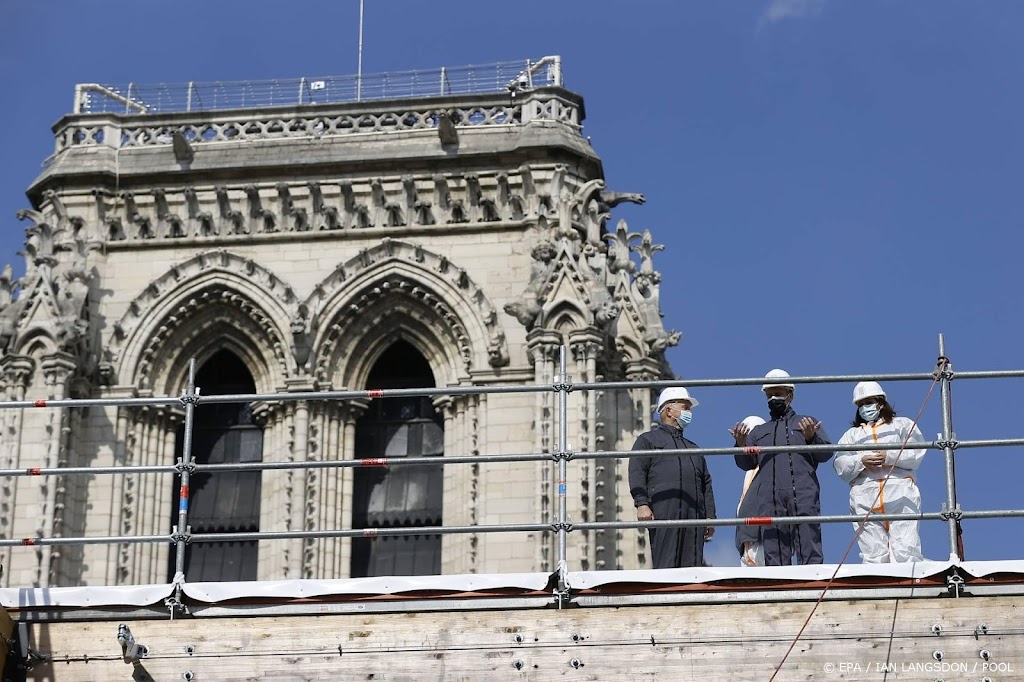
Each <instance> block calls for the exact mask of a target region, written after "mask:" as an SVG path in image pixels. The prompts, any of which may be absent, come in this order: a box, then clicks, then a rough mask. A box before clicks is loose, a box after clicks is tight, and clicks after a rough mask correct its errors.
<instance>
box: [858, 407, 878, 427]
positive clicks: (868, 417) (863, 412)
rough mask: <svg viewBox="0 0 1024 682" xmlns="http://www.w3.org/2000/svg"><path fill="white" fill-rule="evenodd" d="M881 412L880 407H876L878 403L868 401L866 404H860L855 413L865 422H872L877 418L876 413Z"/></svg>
mask: <svg viewBox="0 0 1024 682" xmlns="http://www.w3.org/2000/svg"><path fill="white" fill-rule="evenodd" d="M880 412H881V408H879V407H878V403H868V404H867V405H861V406H860V407H858V408H857V414H859V415H860V416H861V418H862V419H863V420H864V421H866V422H869V423H870V422H873V421H875V420H876V419H878V415H879V413H880Z"/></svg>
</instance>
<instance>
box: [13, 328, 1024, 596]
mask: <svg viewBox="0 0 1024 682" xmlns="http://www.w3.org/2000/svg"><path fill="white" fill-rule="evenodd" d="M939 347H940V351H939V353H940V362H939V365H938V367H937V368H936V370H935V372H932V373H925V372H920V373H896V374H877V375H864V374H857V375H821V376H804V377H792V378H790V379H788V380H787V381H788V382H790V383H794V384H817V383H851V382H859V381H867V380H874V381H929V382H935V383H937V384H938V385H939V386H940V391H941V396H942V434H941V435H940V439H939V440H935V441H926V442H915V443H914V447H915V448H926V449H933V450H941V451H943V453H944V455H945V458H944V465H945V481H946V489H945V496H944V502H943V507H942V511H940V512H927V513H926V512H921V513H917V514H906V513H903V514H892V513H889V514H875V513H872V514H871V519H872V520H876V521H887V520H926V521H931V520H940V521H943V522H944V523H945V524H946V526H947V529H948V539H949V549H950V556H951V557H957V558H960V557H959V550H958V526H957V524H958V523H959V521H960V520H961V519H983V518H1021V517H1024V510H1020V509H1005V510H1003V509H995V510H972V511H968V510H962V509H961V508H960V507H959V505H958V504H957V501H956V495H955V488H954V486H955V480H954V466H953V464H954V462H953V454H954V450H955V449H957V448H981V447H1006V446H1020V445H1024V438H1005V439H985V440H968V441H957V440H956V439H955V436H954V434H953V431H952V401H951V400H950V386H951V383H952V381H953V379H954V376H955V377H956V378H957V379H991V378H1021V377H1024V370H1009V371H1007V370H998V371H973V372H959V373H956V374H955V375H954V372H953V370H952V367H951V365H950V364H949V362H948V360H947V359H946V358H945V352H944V342H943V339H942V337H941V336H940V339H939ZM566 358H567V349H566V347H565V346H562V347H561V349H560V362H559V373H558V375H556V376H555V377H553V379H552V382H551V383H549V384H537V385H506V386H479V387H477V386H474V387H444V388H418V389H417V388H413V389H370V390H359V391H314V392H292V393H272V394H230V395H227V394H225V395H203V394H201V393H200V391H199V388H198V387H197V386H196V382H195V371H196V368H195V360H192V361H191V363H190V367H189V375H188V377H189V378H188V385H187V387H186V389H185V391H184V392H183V394H182V395H181V396H180V397H171V396H166V397H151V398H119V399H68V400H28V401H8V402H0V409H32V408H84V407H98V406H128V407H133V406H160V405H180V406H183V408H184V413H185V419H184V430H183V448H182V459H181V460H179V461H178V462H177V464H175V465H171V464H167V465H142V466H108V467H54V468H31V469H0V477H6V478H14V477H25V476H29V477H32V476H43V477H45V476H76V475H88V476H94V475H114V474H125V473H130V472H136V473H175V474H176V475H177V476H178V477H179V479H180V498H179V501H178V507H177V509H178V514H177V525H176V526H175V528H174V529H173V531H172V533H171V534H169V535H117V536H88V537H38V536H37V537H30V538H10V539H0V547H14V546H21V545H28V546H44V545H50V546H59V545H87V544H142V543H172V544H173V545H174V547H175V572H176V574H177V575H178V576H179V577H180V580H178V579H176V583H178V588H177V589H178V595H177V597H176V599H175V600H172V608H173V604H180V599H178V598H180V591H181V582H182V581H184V579H185V578H187V576H185V575H184V573H185V569H186V567H185V547H186V545H187V544H188V543H192V542H199V543H202V542H224V541H245V540H284V539H316V538H343V537H349V538H352V537H385V536H410V535H447V534H468V533H507V532H552V533H556V534H557V538H558V543H557V558H558V571H557V572H558V575H559V586H558V594H559V595H561V596H560V597H559V598H560V599H561V598H562V596H564V597H566V598H568V594H569V591H570V588H569V585H568V583H567V581H566V577H567V575H568V565H567V561H568V551H567V537H568V534H569V533H570V532H580V531H589V530H600V529H629V528H659V527H698V526H700V527H703V526H716V527H717V526H740V525H760V526H763V525H793V524H801V523H813V524H818V523H848V522H860V521H862V520H863V516H862V515H851V514H843V515H818V516H792V517H788V516H787V517H770V518H764V517H762V518H756V519H748V518H717V519H683V520H655V521H603V522H587V523H572V522H570V520H569V516H568V504H567V500H568V497H567V487H568V485H569V482H568V480H567V478H568V470H567V467H568V463H569V461H570V460H573V459H588V460H590V459H593V460H598V459H608V458H631V457H651V456H659V457H660V456H674V455H677V454H680V453H684V452H685V453H686V454H689V455H695V454H702V455H736V454H743V453H747V454H749V450H748V449H747V448H742V447H724V448H696V449H687V450H668V449H665V450H622V451H615V450H608V451H590V452H573V451H572V450H571V446H570V445H569V443H568V420H569V410H568V397H569V393H571V392H573V391H581V390H614V389H638V388H641V389H642V388H648V389H658V388H667V387H669V386H678V385H679V383H680V382H679V381H678V380H665V381H636V382H600V383H579V384H573V383H571V381H570V378H569V375H568V370H567V359H566ZM763 382H764V378H763V377H745V378H734V379H703V380H701V379H695V380H687V381H686V385H687V386H688V387H697V386H749V385H757V384H761V383H763ZM544 392H547V393H550V392H556V393H557V394H558V405H557V410H556V415H555V416H556V418H557V423H558V425H559V429H558V436H557V450H556V451H555V452H550V453H522V454H504V455H486V454H481V455H472V456H460V455H449V454H445V456H443V457H400V458H386V457H366V458H361V459H348V460H345V459H341V460H319V461H309V460H306V461H279V462H274V461H271V462H262V461H261V462H244V463H243V462H235V463H225V464H198V463H196V460H195V457H194V456H193V454H192V435H193V425H194V419H195V410H196V409H197V408H199V407H201V406H202V405H204V404H220V403H252V402H259V401H277V402H292V401H299V400H305V401H309V400H324V401H346V400H366V399H374V400H378V399H383V398H397V397H414V396H467V395H486V394H503V393H506V394H507V393H544ZM877 447H878V446H877V444H875V443H867V444H862V445H856V444H850V445H843V450H844V451H862V450H863V451H870V450H875V449H877ZM792 449H793V448H792V446H772V447H760V448H759V449H758V452H760V453H762V454H771V453H777V452H790V451H792ZM836 449H837V446H836V445H833V444H829V445H805V446H800V451H801V452H832V451H834V450H836ZM531 461H532V462H538V461H550V462H552V463H553V466H554V467H555V469H556V473H557V480H558V482H559V483H558V506H557V510H556V514H555V516H556V518H554V519H551V520H544V519H541V520H540V521H538V522H536V523H517V524H490V525H467V526H443V525H442V526H408V527H393V528H383V527H381V528H352V529H348V528H344V529H322V530H302V531H258V532H240V533H193V532H191V530H190V529H189V525H188V524H189V482H190V477H191V476H192V475H193V474H196V473H204V472H205V473H222V472H229V471H254V470H255V471H269V470H282V469H328V468H355V467H381V466H388V467H391V466H415V465H423V464H434V465H439V466H457V465H461V464H478V465H486V464H489V463H499V462H502V463H504V462H531ZM160 513H164V512H163V511H161V512H160ZM182 529H183V530H182ZM559 603H561V601H560V602H559Z"/></svg>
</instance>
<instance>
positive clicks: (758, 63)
mask: <svg viewBox="0 0 1024 682" xmlns="http://www.w3.org/2000/svg"><path fill="white" fill-rule="evenodd" d="M366 5H367V6H366V27H365V49H364V71H365V72H367V73H372V72H380V71H387V70H406V69H413V68H431V67H439V66H443V65H447V66H458V65H465V64H483V63H490V62H495V61H503V60H510V59H525V58H537V57H540V56H542V55H547V54H559V55H561V56H562V58H563V67H564V72H565V83H566V86H567V87H569V88H570V89H573V90H575V91H577V92H579V93H581V94H582V95H583V96H584V97H585V98H586V107H587V114H588V117H587V119H586V121H585V129H584V132H585V134H586V135H588V136H590V137H591V138H592V141H593V144H594V147H595V148H596V150H597V151H598V153H600V155H601V156H602V158H603V160H604V165H605V172H606V176H607V179H608V184H609V186H610V188H611V189H613V190H618V191H638V192H643V193H645V194H646V196H647V203H646V204H645V205H644V206H639V207H635V206H625V207H620V208H619V209H617V215H616V216H615V217H616V218H620V217H622V218H626V219H627V220H628V221H629V223H630V227H631V229H632V230H634V231H637V230H642V229H644V228H648V229H650V230H651V231H652V232H653V233H654V234H655V237H656V240H657V241H659V242H661V243H664V244H665V245H666V246H667V248H666V250H665V251H664V252H662V253H661V254H659V257H658V258H657V260H656V261H655V264H656V265H657V266H658V267H659V268H660V270H661V272H662V274H663V280H662V305H663V310H664V313H665V322H666V326H667V327H670V328H673V329H678V330H680V331H682V332H683V339H682V342H681V343H680V345H679V347H678V348H676V349H673V350H672V351H671V352H670V353H669V358H670V360H671V361H672V363H673V366H674V368H675V370H676V372H677V373H679V374H681V375H683V376H687V377H713V376H754V375H762V374H764V372H766V371H767V370H769V369H771V368H773V367H783V368H785V369H787V370H789V371H790V372H791V373H793V374H804V375H809V374H849V373H870V372H878V373H883V372H901V371H929V370H931V369H932V368H933V366H934V362H935V356H936V355H937V343H936V341H937V334H938V333H939V332H944V333H945V334H946V340H947V354H948V355H949V356H950V357H951V358H952V360H953V363H954V368H955V369H960V370H968V369H1016V368H1021V367H1024V361H1022V357H1021V356H1022V352H1021V346H1020V341H1019V338H1020V336H1021V331H1022V328H1024V321H1022V315H1021V312H1022V310H1021V308H1022V304H1021V300H1022V298H1021V295H1020V288H1021V279H1022V277H1021V274H1020V268H1019V265H1018V261H1019V258H1020V255H1019V252H1020V250H1021V246H1022V242H1024V238H1022V236H1021V234H1022V233H1021V227H1022V201H1024V192H1022V191H1021V190H1020V188H1019V185H1020V182H1021V178H1022V177H1024V173H1022V172H1021V171H1022V164H1024V161H1022V159H1024V138H1022V136H1021V132H1020V121H1021V120H1024V117H1022V109H1024V95H1022V94H1021V93H1022V89H1021V81H1022V78H1021V76H1022V67H1021V65H1022V64H1024V42H1022V41H1021V40H1020V39H1019V27H1020V26H1021V25H1022V20H1024V4H1020V3H1017V2H1012V1H1010V0H1003V1H995V0H994V1H991V2H987V3H962V2H952V1H950V0H930V1H929V2H883V1H876V0H858V2H839V1H837V0H766V1H765V2H754V1H753V0H747V1H744V2H728V3H726V2H702V3H698V2H658V3H656V2H633V3H612V2H605V3H598V2H588V3H582V2H579V3H570V2H550V0H519V1H518V2H516V3H471V4H462V5H451V4H448V5H444V4H438V3H412V2H408V3H402V4H401V11H396V10H395V9H394V8H395V6H396V5H395V3H390V2H388V3H384V2H379V1H378V0H367V3H366ZM159 7H161V8H162V9H161V10H159V11H158V9H157V8H158V5H157V4H156V3H147V2H138V0H124V1H112V0H90V1H88V2H87V1H85V0H64V1H63V2H30V1H28V0H0V82H2V83H3V85H4V92H5V97H4V104H3V106H2V107H0V136H2V137H0V141H2V149H3V163H2V164H0V262H11V263H14V264H15V270H16V272H17V273H20V272H21V271H22V270H23V267H22V265H21V259H20V257H19V256H17V255H16V251H17V250H18V249H19V248H20V246H21V241H22V238H23V227H24V225H23V224H20V223H19V222H18V221H17V220H16V218H15V215H14V214H15V212H16V211H17V210H18V209H20V208H24V207H26V206H27V200H26V199H25V197H24V190H25V188H26V187H27V186H28V185H29V183H30V182H31V181H32V179H33V178H34V177H35V176H36V175H37V173H38V172H39V169H40V163H41V162H42V161H43V159H45V158H46V157H47V156H48V155H49V154H50V153H51V152H52V151H53V138H52V134H51V132H50V126H51V125H52V124H53V123H54V122H55V121H56V120H57V119H58V118H60V117H61V116H62V115H63V114H65V113H67V112H69V111H70V109H71V104H72V95H73V90H74V84H75V83H77V82H87V81H88V82H129V81H134V82H144V83H155V82H187V81H192V80H195V81H211V80H240V79H269V78H276V77H298V76H304V75H308V76H312V75H331V74H334V75H343V74H348V73H354V72H355V66H356V37H357V26H356V24H357V19H358V2H357V1H356V0H332V1H330V2H302V3H300V2H296V3H292V4H290V5H288V10H287V11H284V10H282V9H280V8H281V7H282V6H281V5H273V4H271V3H266V4H261V3H255V4H254V3H252V2H251V1H248V2H236V1H234V0H221V1H219V2H195V1H192V0H178V1H177V2H175V3H173V5H169V6H163V5H161V6H159ZM168 8H170V9H168ZM0 264H2V263H0ZM887 388H888V389H889V392H890V396H891V397H892V398H893V402H895V404H896V406H897V408H898V410H899V411H900V412H901V413H902V414H906V415H908V416H913V415H914V414H915V413H916V412H917V410H918V408H919V407H920V405H921V403H922V400H923V399H924V395H925V392H926V390H927V386H926V385H924V384H892V385H888V386H887ZM1021 389H1022V382H1021V381H1020V380H999V381H986V382H978V381H963V382H955V383H954V392H953V395H954V407H955V410H956V421H955V426H956V431H957V435H958V437H959V438H961V439H975V438H990V437H1015V436H1021V435H1024V433H1022V432H1024V428H1022V427H1021V421H1022V420H1021V415H1020V406H1021V404H1022V401H1021V400H1020V391H1021ZM851 390H852V386H848V385H842V386H808V387H803V388H799V389H798V391H797V396H796V402H795V405H794V406H795V407H796V408H797V409H798V411H801V412H804V413H808V414H812V415H815V416H816V417H818V418H820V419H822V420H823V421H824V424H825V427H826V429H827V431H828V433H829V435H831V436H832V439H833V440H838V439H839V436H840V435H842V433H843V431H844V430H845V428H846V423H847V422H848V421H849V419H850V418H851V417H852V411H853V408H852V406H851V405H850V394H851ZM695 393H696V394H697V395H698V397H699V398H700V400H701V406H700V407H699V408H698V409H697V411H696V413H695V419H694V423H693V424H692V426H691V427H690V428H689V430H688V435H690V437H692V438H693V439H694V440H696V441H697V442H698V443H700V444H702V445H705V446H720V445H725V444H727V443H728V434H727V433H726V430H725V429H726V426H727V425H731V424H732V423H734V422H735V421H737V420H738V419H740V418H742V417H744V416H746V415H747V414H752V413H761V414H763V413H764V412H765V411H766V409H765V405H764V403H763V398H762V396H761V394H760V392H759V391H758V390H757V389H756V388H732V389H713V390H707V389H703V390H700V391H695ZM939 428H940V413H939V400H938V394H937V392H936V394H935V395H934V396H933V398H932V400H931V401H930V403H929V404H928V406H927V407H926V410H925V416H924V418H923V419H922V430H923V431H924V432H925V434H926V436H927V437H928V438H933V437H934V436H935V434H936V432H937V431H938V430H939ZM1020 456H1021V452H1020V449H1019V448H1005V449H998V450H993V449H989V450H964V451H962V452H961V453H960V454H959V455H958V481H959V484H958V494H959V499H960V503H961V505H962V506H963V507H964V508H967V509H979V508H982V509H994V508H1008V507H1013V506H1014V505H1015V504H1016V505H1018V506H1019V504H1020V503H1019V500H1020V494H1019V491H1020V487H1021V480H1020V479H1021V476H1022V474H1024V465H1022V462H1021V459H1020ZM711 467H712V472H713V475H714V478H715V487H716V492H717V496H718V498H719V507H720V509H721V510H722V512H723V514H724V513H726V512H728V511H730V508H734V506H733V505H734V503H735V500H736V497H737V494H738V487H739V482H740V472H739V470H738V469H736V468H735V466H734V465H733V464H732V462H731V458H728V459H723V458H716V459H714V460H712V462H711ZM820 476H821V478H822V481H823V485H822V506H823V511H824V512H825V513H845V512H846V510H847V489H846V486H845V484H842V483H841V482H840V481H839V480H838V478H836V477H835V476H834V474H833V473H832V471H831V468H830V467H826V468H823V469H822V470H820ZM942 481H943V470H942V455H941V453H938V452H931V453H929V455H928V456H927V458H926V460H925V463H924V465H923V468H922V472H921V475H920V480H919V482H920V486H921V489H922V494H923V497H924V501H925V502H924V503H925V508H926V510H928V511H936V510H938V509H939V505H940V504H941V501H942V498H943V482H942ZM1022 523H1024V521H1019V520H1014V521H973V522H967V523H965V543H966V549H967V558H968V559H997V558H1018V557H1019V555H1020V550H1018V549H1015V545H1014V544H1012V543H1010V542H1006V541H1005V540H1006V539H1008V537H1012V536H1011V535H1010V534H1011V533H1013V534H1019V533H1020V531H1021V524H1022ZM723 536H726V537H723ZM851 536H852V531H851V530H850V529H849V528H848V527H847V526H845V525H844V526H842V527H840V526H829V527H826V529H825V549H826V560H828V561H835V560H837V559H838V558H839V556H841V554H842V552H843V551H844V550H845V548H846V546H847V543H848V542H849V540H850V538H851ZM923 537H924V549H925V554H926V555H927V556H928V557H929V558H934V559H944V558H945V557H946V556H947V555H948V549H947V547H946V545H945V530H944V528H943V527H941V526H940V525H938V524H926V525H925V528H924V531H923ZM711 553H712V556H714V557H715V558H716V560H719V561H722V562H726V561H728V562H732V561H733V560H734V559H733V557H732V550H731V533H729V532H728V531H725V532H720V534H719V538H718V539H716V540H715V542H714V543H713V544H712V549H711ZM853 558H854V559H855V560H856V551H855V552H854V554H853Z"/></svg>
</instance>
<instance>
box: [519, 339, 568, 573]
mask: <svg viewBox="0 0 1024 682" xmlns="http://www.w3.org/2000/svg"><path fill="white" fill-rule="evenodd" d="M526 341H527V353H528V355H529V358H530V360H531V361H532V362H533V380H534V383H535V384H538V385H541V384H550V383H551V381H552V377H554V375H555V373H556V372H557V371H558V357H559V354H558V349H559V346H560V345H561V343H562V337H561V336H560V335H558V334H556V333H554V332H549V331H546V330H543V329H534V330H532V331H530V332H529V333H528V334H527V335H526ZM555 405H556V401H555V395H554V393H553V392H552V391H540V392H539V393H537V403H536V408H535V412H534V417H533V423H534V424H535V425H536V426H535V428H536V430H537V434H536V438H535V440H534V444H535V451H536V452H538V453H545V452H553V451H554V450H556V449H557V447H558V439H557V433H558V431H557V421H556V417H557V415H556V414H555ZM536 471H537V510H538V511H539V513H540V514H539V518H538V520H539V521H541V522H543V523H549V522H554V520H555V514H556V512H557V500H555V497H554V496H555V495H557V491H555V489H554V485H553V481H555V480H557V478H558V474H557V464H556V463H554V462H548V461H539V462H537V465H536ZM554 551H555V536H554V534H553V533H542V534H540V536H539V538H538V542H537V547H536V564H535V570H538V571H542V572H547V571H552V570H554V568H555V565H556V563H557V558H556V557H555V555H554Z"/></svg>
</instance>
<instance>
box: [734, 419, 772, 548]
mask: <svg viewBox="0 0 1024 682" xmlns="http://www.w3.org/2000/svg"><path fill="white" fill-rule="evenodd" d="M740 423H741V424H742V425H743V426H745V427H747V431H750V430H751V429H753V428H754V427H755V426H760V425H761V424H764V420H763V419H761V418H760V417H758V416H754V415H751V416H750V417H747V418H746V419H744V420H743V421H742V422H740ZM735 431H736V430H735V429H729V433H731V434H732V435H733V438H736V446H737V447H739V445H740V443H739V438H738V437H737V435H736V433H735ZM758 471H759V469H756V468H755V469H751V470H750V471H748V472H746V474H745V475H744V477H743V489H742V490H741V491H740V501H739V504H737V505H736V517H737V518H741V519H742V518H748V517H751V516H757V508H756V504H757V503H756V500H757V498H758V495H757V491H756V490H755V491H754V492H753V494H751V495H747V493H748V492H749V491H750V489H751V486H754V487H756V486H757V485H760V483H761V480H760V479H759V478H757V472H758ZM744 502H746V504H744ZM736 551H738V552H739V553H740V566H764V547H762V546H761V533H760V530H759V529H758V528H757V527H756V526H736Z"/></svg>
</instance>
